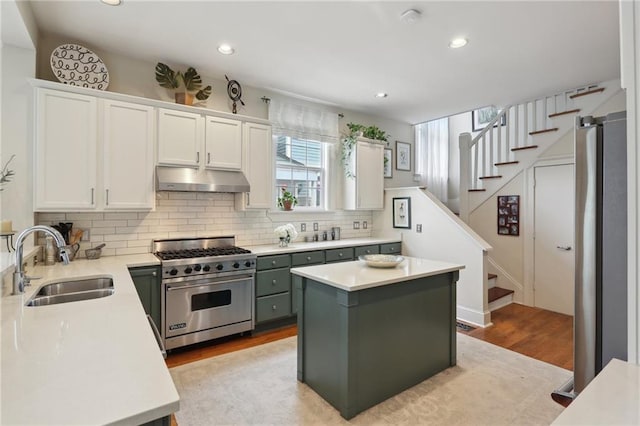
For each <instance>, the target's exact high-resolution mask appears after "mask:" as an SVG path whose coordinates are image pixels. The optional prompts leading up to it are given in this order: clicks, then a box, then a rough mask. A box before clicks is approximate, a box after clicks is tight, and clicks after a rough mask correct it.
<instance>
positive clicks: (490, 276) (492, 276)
mask: <svg viewBox="0 0 640 426" xmlns="http://www.w3.org/2000/svg"><path fill="white" fill-rule="evenodd" d="M487 278H489V279H490V280H491V279H493V278H498V275H496V274H487Z"/></svg>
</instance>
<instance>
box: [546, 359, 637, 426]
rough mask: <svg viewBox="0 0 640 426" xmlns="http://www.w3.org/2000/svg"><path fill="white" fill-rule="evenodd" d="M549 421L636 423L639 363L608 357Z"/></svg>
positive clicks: (605, 423)
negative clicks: (591, 377)
mask: <svg viewBox="0 0 640 426" xmlns="http://www.w3.org/2000/svg"><path fill="white" fill-rule="evenodd" d="M552 424H554V425H638V424H640V365H636V364H631V363H628V362H625V361H620V360H619V359H612V360H611V362H609V364H607V365H606V366H605V367H604V368H603V369H602V371H601V372H600V374H598V375H597V376H596V377H595V378H594V379H593V380H592V381H591V383H589V384H588V385H587V387H586V388H584V390H583V391H582V392H581V393H580V395H578V397H577V398H576V399H575V400H574V401H573V402H572V403H571V405H569V406H568V407H567V408H565V410H564V411H563V412H562V413H560V415H559V416H558V418H557V419H555V421H554V422H553V423H552Z"/></svg>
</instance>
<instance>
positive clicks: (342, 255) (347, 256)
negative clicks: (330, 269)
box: [325, 247, 353, 263]
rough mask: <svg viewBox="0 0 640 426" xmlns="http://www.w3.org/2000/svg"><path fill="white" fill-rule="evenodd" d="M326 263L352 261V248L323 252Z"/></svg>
mask: <svg viewBox="0 0 640 426" xmlns="http://www.w3.org/2000/svg"><path fill="white" fill-rule="evenodd" d="M325 260H326V263H333V262H346V261H348V260H353V247H345V248H339V249H331V250H327V251H326V252H325Z"/></svg>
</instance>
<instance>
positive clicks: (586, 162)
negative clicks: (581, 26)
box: [553, 111, 628, 402]
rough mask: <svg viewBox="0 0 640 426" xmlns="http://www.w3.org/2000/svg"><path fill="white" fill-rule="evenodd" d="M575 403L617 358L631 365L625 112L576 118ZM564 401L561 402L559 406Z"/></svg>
mask: <svg viewBox="0 0 640 426" xmlns="http://www.w3.org/2000/svg"><path fill="white" fill-rule="evenodd" d="M574 148H575V161H576V164H575V190H576V191H575V193H576V206H575V207H576V208H575V211H576V218H575V219H576V220H575V226H576V229H575V246H576V252H575V253H576V254H575V256H576V257H575V265H576V266H575V316H574V366H573V380H571V381H570V382H569V383H566V384H565V385H563V386H562V387H561V388H560V389H559V390H558V391H556V392H554V395H553V396H554V399H555V400H557V401H558V398H556V397H557V396H562V397H569V398H573V397H575V396H577V395H578V394H579V393H580V392H581V391H582V390H583V389H584V388H585V386H587V385H588V384H589V382H590V381H591V380H592V379H593V378H594V377H595V376H596V374H598V373H599V372H600V370H602V368H603V367H604V366H606V365H607V363H608V362H609V361H610V360H611V359H612V358H618V359H622V360H625V361H626V360H627V320H628V319H627V123H626V112H625V111H622V112H617V113H611V114H608V115H606V116H605V117H591V116H584V117H577V119H576V128H575V146H574ZM558 402H560V401H558Z"/></svg>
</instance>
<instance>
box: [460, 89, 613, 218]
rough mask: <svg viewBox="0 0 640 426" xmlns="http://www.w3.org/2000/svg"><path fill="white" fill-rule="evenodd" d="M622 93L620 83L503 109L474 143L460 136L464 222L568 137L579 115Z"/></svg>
mask: <svg viewBox="0 0 640 426" xmlns="http://www.w3.org/2000/svg"><path fill="white" fill-rule="evenodd" d="M619 90H620V88H619V82H617V81H611V82H605V83H601V84H598V85H589V86H583V87H579V88H576V89H571V90H567V91H564V92H561V93H557V94H554V95H550V96H544V97H541V98H538V99H534V100H531V101H527V102H523V103H520V104H516V105H510V106H508V107H505V108H504V109H503V110H502V111H500V112H499V113H498V115H497V116H496V117H495V118H494V119H493V120H492V121H491V122H489V123H488V124H487V126H486V127H485V128H484V129H482V130H481V131H480V132H479V133H478V134H477V135H476V136H475V137H474V138H472V137H471V134H470V133H462V134H461V135H460V137H459V145H460V217H461V218H462V219H463V220H464V221H465V222H467V221H468V218H469V214H470V213H471V212H472V211H473V210H475V209H476V208H478V207H479V206H480V205H481V204H482V203H483V202H485V201H486V200H487V199H489V198H490V197H491V196H493V195H494V194H495V193H496V192H497V191H498V190H499V189H500V188H502V187H503V186H504V185H506V184H507V183H508V182H509V181H510V180H511V179H513V178H514V177H515V176H516V175H518V173H520V172H521V171H522V170H524V169H527V168H529V167H531V166H532V165H533V164H534V163H535V161H536V160H537V159H538V157H539V156H540V155H541V154H542V153H543V152H544V151H546V150H547V149H548V148H549V147H551V146H552V145H553V144H554V143H556V142H558V141H559V140H560V139H561V138H563V137H565V136H567V135H568V134H569V133H571V134H573V129H574V126H575V117H576V115H578V114H579V115H589V114H591V113H592V112H593V111H595V110H596V109H597V108H598V107H599V106H600V105H602V104H603V103H604V102H605V101H607V100H608V99H609V98H611V97H612V96H613V95H614V94H616V93H617V92H618V91H619Z"/></svg>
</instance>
